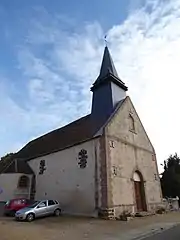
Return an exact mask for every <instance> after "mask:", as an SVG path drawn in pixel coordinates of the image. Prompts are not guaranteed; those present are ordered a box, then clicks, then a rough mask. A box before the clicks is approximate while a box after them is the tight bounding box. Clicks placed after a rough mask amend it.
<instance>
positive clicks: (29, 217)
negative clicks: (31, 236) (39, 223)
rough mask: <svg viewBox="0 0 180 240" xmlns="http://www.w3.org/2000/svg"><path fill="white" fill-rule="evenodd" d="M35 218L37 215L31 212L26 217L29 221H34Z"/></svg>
mask: <svg viewBox="0 0 180 240" xmlns="http://www.w3.org/2000/svg"><path fill="white" fill-rule="evenodd" d="M34 219H35V216H34V214H33V213H29V214H28V215H27V217H26V220H27V221H28V222H32V221H33V220H34Z"/></svg>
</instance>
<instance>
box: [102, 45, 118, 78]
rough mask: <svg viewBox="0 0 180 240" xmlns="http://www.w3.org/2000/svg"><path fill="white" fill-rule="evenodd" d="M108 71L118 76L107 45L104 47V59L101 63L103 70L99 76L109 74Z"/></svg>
mask: <svg viewBox="0 0 180 240" xmlns="http://www.w3.org/2000/svg"><path fill="white" fill-rule="evenodd" d="M108 73H111V74H112V75H114V76H115V77H117V78H119V77H118V74H117V71H116V68H115V66H114V63H113V60H112V58H111V55H110V52H109V49H108V47H107V46H106V47H105V49H104V55H103V60H102V64H101V70H100V74H99V77H98V78H104V77H106V76H107V74H108Z"/></svg>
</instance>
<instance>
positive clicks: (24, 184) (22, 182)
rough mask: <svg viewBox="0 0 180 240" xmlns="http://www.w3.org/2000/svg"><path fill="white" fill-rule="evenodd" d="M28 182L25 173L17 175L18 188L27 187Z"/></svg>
mask: <svg viewBox="0 0 180 240" xmlns="http://www.w3.org/2000/svg"><path fill="white" fill-rule="evenodd" d="M29 184H30V179H29V177H28V176H26V175H22V176H20V177H19V181H18V188H28V187H29Z"/></svg>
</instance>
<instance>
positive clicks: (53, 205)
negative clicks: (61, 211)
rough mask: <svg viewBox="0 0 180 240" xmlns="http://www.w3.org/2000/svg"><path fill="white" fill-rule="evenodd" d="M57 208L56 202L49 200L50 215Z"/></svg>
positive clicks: (48, 210) (48, 209)
mask: <svg viewBox="0 0 180 240" xmlns="http://www.w3.org/2000/svg"><path fill="white" fill-rule="evenodd" d="M55 208H56V203H55V202H54V201H53V200H48V207H47V212H48V215H52V214H53V213H54V210H55Z"/></svg>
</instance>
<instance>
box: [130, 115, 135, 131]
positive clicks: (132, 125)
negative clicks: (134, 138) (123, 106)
mask: <svg viewBox="0 0 180 240" xmlns="http://www.w3.org/2000/svg"><path fill="white" fill-rule="evenodd" d="M129 130H130V131H133V132H135V122H134V118H133V116H132V115H131V114H129Z"/></svg>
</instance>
